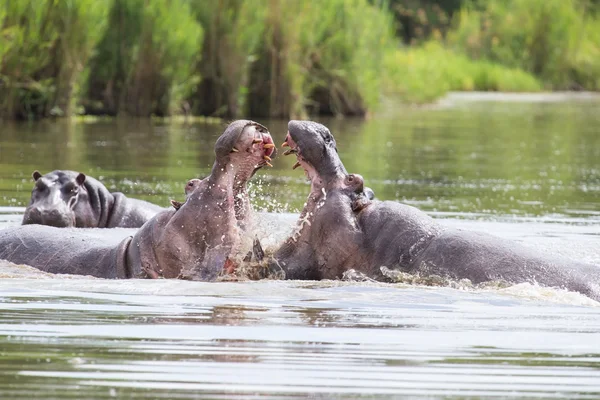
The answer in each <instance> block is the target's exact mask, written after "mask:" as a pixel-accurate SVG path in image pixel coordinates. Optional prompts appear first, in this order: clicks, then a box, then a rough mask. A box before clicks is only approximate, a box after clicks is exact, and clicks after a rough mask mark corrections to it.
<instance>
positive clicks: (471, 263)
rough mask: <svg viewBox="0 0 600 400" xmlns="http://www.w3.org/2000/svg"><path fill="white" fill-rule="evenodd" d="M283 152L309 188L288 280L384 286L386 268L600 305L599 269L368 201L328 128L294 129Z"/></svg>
mask: <svg viewBox="0 0 600 400" xmlns="http://www.w3.org/2000/svg"><path fill="white" fill-rule="evenodd" d="M284 146H287V147H289V150H288V151H286V153H285V154H286V155H291V154H294V155H296V157H297V159H298V163H297V166H302V168H303V169H304V170H305V173H306V175H307V177H308V178H309V180H310V181H311V191H310V194H309V196H308V199H307V201H306V206H305V207H304V209H303V210H302V213H301V215H300V219H299V220H298V223H297V227H296V231H295V232H294V233H293V234H292V236H291V237H289V238H288V239H287V240H286V241H285V242H284V243H283V244H282V246H281V247H280V248H279V249H278V250H277V252H276V253H275V255H274V261H273V263H274V264H276V265H277V267H278V268H279V267H280V268H282V269H283V270H284V272H285V273H286V277H287V278H288V279H336V278H341V276H342V274H343V273H344V272H345V271H347V270H349V269H355V270H357V271H360V272H362V273H364V274H366V275H368V276H370V277H372V278H376V279H381V278H383V276H382V273H381V267H382V266H386V267H388V268H392V269H397V270H401V271H403V272H407V273H412V274H419V275H425V276H428V275H431V274H436V275H440V276H443V277H447V278H451V279H463V278H467V279H469V280H471V281H472V282H473V283H481V282H486V281H493V280H504V281H507V282H510V283H521V282H531V283H539V284H542V285H546V286H552V287H559V288H566V289H569V290H574V291H578V292H581V293H584V294H586V295H588V296H590V297H592V298H594V299H596V300H600V267H599V266H596V265H591V264H584V263H581V262H578V261H575V260H570V259H564V258H559V257H558V256H553V255H549V254H541V253H540V252H537V251H535V250H533V249H529V248H527V247H524V246H522V245H520V244H518V243H515V242H511V241H509V240H504V239H500V238H497V237H494V236H492V235H488V234H485V233H480V232H470V231H464V230H459V229H451V228H447V227H445V226H443V225H442V224H439V223H438V222H436V221H435V220H434V219H432V218H431V217H429V216H428V215H426V214H425V213H423V212H422V211H420V210H418V209H417V208H415V207H412V206H408V205H405V204H401V203H399V202H393V201H377V200H371V199H369V197H368V195H367V194H366V193H365V189H364V186H363V184H364V182H363V178H362V177H361V176H360V175H356V174H348V173H347V171H346V169H345V167H344V165H343V164H342V161H341V160H340V158H339V156H338V153H337V149H336V143H335V139H334V138H333V136H332V135H331V132H329V130H328V129H327V127H325V126H324V125H321V124H318V123H315V122H311V121H290V122H289V124H288V134H287V137H286V141H285V142H284Z"/></svg>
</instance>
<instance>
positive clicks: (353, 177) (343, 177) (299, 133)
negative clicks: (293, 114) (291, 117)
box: [283, 121, 372, 198]
mask: <svg viewBox="0 0 600 400" xmlns="http://www.w3.org/2000/svg"><path fill="white" fill-rule="evenodd" d="M283 147H289V150H287V151H286V152H285V153H284V154H285V155H290V154H295V155H296V158H297V162H296V164H295V165H294V167H293V168H294V169H296V168H297V167H302V168H303V169H304V171H305V173H306V176H307V177H308V179H309V180H310V182H311V197H313V198H314V197H316V196H320V194H321V192H322V191H329V190H332V189H337V190H344V191H346V192H347V193H348V194H349V195H350V196H351V197H353V198H354V197H357V196H359V195H361V196H362V195H364V194H365V189H364V186H363V179H362V177H361V176H360V175H357V174H348V172H346V168H345V167H344V164H343V163H342V160H340V157H339V155H338V152H337V148H336V143H335V139H334V138H333V135H332V134H331V132H329V129H328V128H327V127H326V126H325V125H322V124H319V123H317V122H312V121H290V122H289V123H288V133H287V136H286V138H285V141H284V142H283ZM368 191H369V192H372V191H371V190H370V189H368ZM365 197H366V195H365Z"/></svg>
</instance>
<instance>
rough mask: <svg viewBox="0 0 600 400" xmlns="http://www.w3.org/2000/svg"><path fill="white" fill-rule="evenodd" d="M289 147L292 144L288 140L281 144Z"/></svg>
mask: <svg viewBox="0 0 600 400" xmlns="http://www.w3.org/2000/svg"><path fill="white" fill-rule="evenodd" d="M286 146H287V147H289V146H290V145H289V144H288V142H287V140H286V141H285V142H283V144H282V145H281V147H286Z"/></svg>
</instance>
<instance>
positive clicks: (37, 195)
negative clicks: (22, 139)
mask: <svg viewBox="0 0 600 400" xmlns="http://www.w3.org/2000/svg"><path fill="white" fill-rule="evenodd" d="M32 176H33V179H34V180H35V186H34V188H33V190H32V191H31V200H30V202H29V205H28V206H27V208H26V209H25V215H23V225H27V224H40V225H50V226H55V227H59V228H60V227H77V228H117V227H119V228H139V227H140V226H142V225H143V224H144V223H145V222H146V221H148V220H149V219H150V218H152V217H153V216H155V215H156V214H158V213H159V212H160V211H162V210H164V208H162V207H159V206H157V205H154V204H152V203H148V202H147V201H143V200H137V199H130V198H127V197H125V195H124V194H123V193H119V192H114V193H111V192H109V191H108V189H106V187H105V186H104V185H103V184H102V183H100V182H98V181H97V180H96V179H94V178H92V177H89V176H85V174H82V173H80V172H75V171H62V170H56V171H52V172H49V173H47V174H46V175H42V174H40V173H39V172H38V171H34V172H33V175H32Z"/></svg>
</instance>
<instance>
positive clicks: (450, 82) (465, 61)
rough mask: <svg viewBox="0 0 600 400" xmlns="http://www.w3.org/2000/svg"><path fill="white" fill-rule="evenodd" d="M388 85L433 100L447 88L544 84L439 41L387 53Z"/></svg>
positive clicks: (414, 99) (530, 88)
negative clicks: (448, 47)
mask: <svg viewBox="0 0 600 400" xmlns="http://www.w3.org/2000/svg"><path fill="white" fill-rule="evenodd" d="M383 63H384V65H385V67H386V70H387V74H386V81H385V88H386V92H387V93H388V94H395V95H399V96H400V97H401V98H402V99H403V100H404V101H406V102H409V103H427V102H431V101H433V100H435V99H437V98H439V97H441V96H443V95H444V94H445V93H446V92H448V91H451V90H455V91H473V90H483V91H505V92H535V91H539V90H541V89H542V85H541V83H540V81H539V80H538V79H536V78H535V77H534V76H533V75H531V74H529V73H527V72H524V71H522V70H519V69H516V68H508V67H503V66H501V65H498V64H494V63H491V62H489V61H482V60H479V61H473V60H471V59H469V58H468V57H467V56H465V55H463V54H457V53H455V52H453V51H451V50H448V49H446V48H444V47H443V46H442V45H440V44H439V43H437V42H428V43H427V44H425V45H424V46H422V47H417V48H405V49H398V50H396V51H393V52H389V53H387V54H386V57H385V58H384V60H383Z"/></svg>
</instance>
